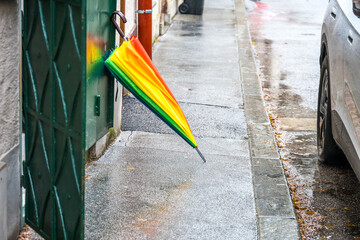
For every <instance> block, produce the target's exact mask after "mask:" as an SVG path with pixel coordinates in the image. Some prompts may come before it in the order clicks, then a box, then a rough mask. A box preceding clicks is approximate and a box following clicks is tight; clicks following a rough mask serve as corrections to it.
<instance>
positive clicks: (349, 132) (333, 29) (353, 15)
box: [317, 0, 360, 179]
mask: <svg viewBox="0 0 360 240" xmlns="http://www.w3.org/2000/svg"><path fill="white" fill-rule="evenodd" d="M359 31H360V0H330V1H329V3H328V7H327V10H326V13H325V17H324V21H323V25H322V32H321V49H320V69H321V72H320V83H319V95H318V110H317V148H318V154H319V160H320V161H322V162H325V163H329V164H336V163H339V162H341V160H342V159H344V157H343V156H344V155H345V156H346V158H347V160H348V161H349V163H350V165H351V167H352V168H353V170H354V172H355V174H356V175H357V177H358V179H360V35H359Z"/></svg>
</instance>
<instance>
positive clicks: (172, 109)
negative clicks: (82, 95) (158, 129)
mask: <svg viewBox="0 0 360 240" xmlns="http://www.w3.org/2000/svg"><path fill="white" fill-rule="evenodd" d="M115 14H117V15H119V16H120V18H121V19H122V21H123V22H124V23H126V19H125V17H124V15H123V14H122V13H121V12H119V11H115V12H114V13H113V14H112V15H111V20H112V22H113V24H114V26H115V27H116V29H117V30H118V32H119V34H120V36H121V37H122V38H123V39H124V40H125V41H124V42H123V43H122V45H121V46H120V47H117V48H116V49H115V50H114V51H112V52H111V53H110V55H109V57H108V58H107V59H106V60H105V66H106V67H107V68H108V69H109V71H110V72H111V73H112V75H113V76H114V77H115V78H116V79H117V80H118V81H119V82H120V83H121V84H122V85H123V86H124V87H125V88H126V89H128V90H129V92H131V93H132V94H133V95H134V96H135V97H136V98H137V99H139V100H140V101H141V102H142V103H143V104H144V105H145V106H146V107H148V108H149V109H150V110H151V111H152V112H153V113H155V114H156V115H157V116H158V117H159V118H160V119H161V120H163V121H164V122H165V123H166V124H167V125H168V126H169V127H170V128H172V129H173V130H174V131H175V132H176V133H177V134H178V135H180V136H181V137H182V138H183V139H184V140H185V141H186V142H187V143H188V144H189V145H191V146H192V147H193V148H195V149H196V151H197V152H198V153H199V155H200V157H201V158H202V159H203V161H204V162H206V160H205V158H204V156H203V155H202V154H201V152H200V151H199V149H198V146H197V143H196V141H195V138H194V136H193V134H192V132H191V129H190V126H189V124H188V122H187V120H186V118H185V115H184V113H183V111H182V110H181V108H180V106H179V104H178V102H177V101H176V99H175V97H174V95H173V94H172V93H171V91H170V89H169V88H168V86H167V85H166V83H165V81H164V80H163V78H162V77H161V75H160V73H159V71H158V70H157V69H156V67H155V65H154V63H153V62H152V61H151V59H150V57H149V56H148V54H147V53H146V51H145V49H144V48H143V46H142V45H141V43H140V41H139V39H138V38H137V37H132V38H131V39H130V40H129V39H128V38H126V37H125V35H124V34H123V32H122V31H121V29H120V28H119V26H118V25H117V23H116V21H115Z"/></svg>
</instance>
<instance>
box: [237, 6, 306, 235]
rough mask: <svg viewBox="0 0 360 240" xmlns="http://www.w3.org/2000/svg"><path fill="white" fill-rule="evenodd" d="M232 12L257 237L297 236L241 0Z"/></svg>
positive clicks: (292, 211) (286, 186)
mask: <svg viewBox="0 0 360 240" xmlns="http://www.w3.org/2000/svg"><path fill="white" fill-rule="evenodd" d="M235 15H236V21H237V27H238V48H239V53H238V54H239V67H240V70H241V81H242V87H243V98H244V110H245V118H246V122H247V129H248V134H249V145H250V146H249V147H250V155H251V161H252V166H251V167H252V174H253V184H254V195H255V205H256V214H257V221H258V229H259V239H261V240H265V239H291V240H294V239H301V237H300V230H299V225H298V222H297V218H296V214H295V209H294V205H293V202H292V200H291V196H290V191H289V188H288V184H287V181H286V178H285V174H284V169H283V166H282V162H281V159H280V155H279V152H278V149H277V145H276V141H275V137H274V132H273V129H272V127H271V124H270V120H269V118H268V115H267V112H266V109H265V104H264V98H263V94H262V90H261V84H260V80H259V78H258V72H257V68H256V65H255V60H254V57H253V51H252V46H251V38H250V34H249V28H248V23H247V18H246V11H245V6H244V2H243V0H235Z"/></svg>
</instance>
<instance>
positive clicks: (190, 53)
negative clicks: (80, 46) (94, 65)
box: [85, 0, 297, 240]
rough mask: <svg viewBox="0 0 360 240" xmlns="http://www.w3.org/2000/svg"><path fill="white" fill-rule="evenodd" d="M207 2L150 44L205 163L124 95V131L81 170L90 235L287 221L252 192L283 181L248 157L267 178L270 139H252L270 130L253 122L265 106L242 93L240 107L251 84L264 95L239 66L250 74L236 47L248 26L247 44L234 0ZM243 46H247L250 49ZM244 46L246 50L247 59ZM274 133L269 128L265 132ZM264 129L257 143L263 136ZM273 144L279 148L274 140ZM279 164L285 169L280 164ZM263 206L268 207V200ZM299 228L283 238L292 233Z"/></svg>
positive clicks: (155, 234)
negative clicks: (196, 13) (248, 104)
mask: <svg viewBox="0 0 360 240" xmlns="http://www.w3.org/2000/svg"><path fill="white" fill-rule="evenodd" d="M205 2H206V4H205V10H204V14H203V16H191V15H180V14H179V15H177V16H176V17H175V19H174V21H173V24H172V25H171V27H170V29H169V30H168V32H167V33H166V34H165V35H164V36H162V37H160V38H159V39H158V41H157V42H156V43H155V45H154V52H153V60H154V63H155V65H156V66H157V67H158V69H159V71H160V73H161V74H162V76H163V78H164V79H165V81H166V82H167V83H168V85H169V88H170V89H171V90H172V92H173V94H174V96H175V97H176V98H177V100H178V102H179V104H180V106H181V107H182V109H183V111H184V114H185V116H186V117H187V119H188V122H189V125H190V127H191V129H192V131H193V133H194V135H195V138H196V140H197V142H198V145H199V149H200V150H201V151H202V152H203V154H204V155H205V157H206V158H207V161H208V162H207V163H205V164H204V163H203V162H202V160H201V158H200V157H199V156H198V155H197V153H196V151H195V150H194V149H192V148H191V147H190V146H188V145H187V144H186V143H185V142H184V141H183V140H182V139H181V138H180V137H179V136H177V135H175V134H174V133H173V132H172V130H171V129H170V128H168V127H167V126H166V125H165V124H164V123H162V122H161V121H160V120H158V119H157V118H156V116H155V115H154V114H153V113H151V112H150V111H149V110H147V109H146V108H145V107H144V106H143V105H142V104H141V103H140V102H139V101H138V100H136V99H135V98H133V97H132V96H127V97H125V98H124V101H123V104H124V106H123V119H122V129H123V132H122V133H121V135H120V137H119V138H118V139H117V140H116V142H115V143H114V144H113V145H112V146H111V147H110V148H109V150H108V151H107V152H106V153H105V155H104V156H103V157H102V158H100V159H99V160H98V161H96V162H93V163H91V164H90V165H89V166H88V167H87V170H86V174H87V178H86V201H85V202H86V216H85V219H86V222H85V224H86V228H85V236H86V239H114V240H115V239H258V238H259V236H260V238H262V237H261V236H262V233H261V232H262V230H261V229H265V228H266V227H268V228H269V229H268V230H267V232H273V231H274V230H275V231H276V227H273V226H277V225H281V224H283V225H286V223H284V222H282V218H276V217H277V215H276V214H275V215H274V216H270V217H266V216H264V217H265V218H264V219H265V220H264V222H263V223H262V220H261V218H259V205H258V202H257V200H256V199H255V196H258V195H259V194H260V195H259V196H260V197H259V199H260V200H261V199H262V198H261V196H262V197H263V198H264V196H265V198H266V197H267V196H266V195H264V194H262V192H263V191H265V192H266V193H267V194H268V193H269V192H270V194H271V192H272V188H284V187H285V188H286V187H287V186H285V185H284V184H283V182H281V183H279V182H277V184H275V185H269V184H268V185H266V186H265V187H264V186H263V187H261V186H260V187H259V186H258V185H261V183H260V182H258V180H257V179H253V171H254V168H253V166H252V161H255V162H254V164H253V165H255V169H256V170H257V172H255V176H256V174H258V175H259V174H260V175H261V176H263V178H262V179H266V176H267V174H266V173H263V172H262V171H264V168H263V167H262V164H263V161H261V157H262V156H265V157H267V155H266V153H267V152H268V149H269V146H267V145H266V143H265V144H264V146H265V147H264V146H263V145H262V144H261V141H258V140H256V138H259V136H260V138H262V137H263V136H261V130H262V126H265V128H266V129H268V128H267V126H268V125H266V123H265V125H264V124H263V123H261V125H259V126H260V127H258V125H253V122H255V123H256V122H257V120H256V117H255V116H256V115H258V116H260V115H261V113H259V112H258V111H260V112H261V111H263V114H264V107H263V104H262V105H261V103H262V102H261V101H260V105H259V106H260V107H258V105H256V104H255V105H254V106H253V107H254V108H253V109H252V108H249V110H247V108H244V101H243V99H245V105H246V101H248V100H249V99H251V96H250V97H249V95H248V94H247V91H250V92H251V89H252V90H254V89H255V90H254V91H255V92H256V94H258V93H259V96H260V92H259V91H258V89H259V86H253V85H252V84H251V82H243V81H242V79H244V73H243V72H244V71H243V70H245V72H248V71H249V68H251V66H252V65H251V63H250V65H249V64H248V65H247V64H246V63H244V64H243V65H241V64H239V61H240V62H241V61H242V59H243V60H244V59H245V58H242V56H240V55H239V53H240V54H241V53H242V51H241V49H240V48H239V46H240V44H241V41H242V40H241V39H242V38H240V37H239V35H241V34H244V38H243V39H245V40H243V41H244V46H245V45H246V41H248V42H247V44H248V45H250V42H249V40H246V39H248V37H249V36H248V35H247V36H246V34H248V32H247V30H246V31H239V28H238V25H239V22H241V23H242V24H243V25H244V26H246V23H245V21H244V18H243V17H244V16H242V18H241V19H242V20H239V18H237V15H236V14H239V11H236V8H235V1H234V0H222V1H216V0H207V1H205ZM236 2H237V4H238V3H239V2H240V1H238V0H236ZM241 7H242V8H243V5H241ZM243 12H244V11H243V10H242V11H240V13H243ZM239 41H240V42H239ZM248 45H246V46H248ZM248 50H249V51H250V53H251V47H248ZM249 51H247V54H248V55H247V56H248V58H249V59H252V57H251V58H250V57H249ZM245 52H246V50H245ZM245 52H244V53H245ZM250 55H251V54H250ZM252 61H253V60H252ZM240 68H241V69H240ZM255 72H256V71H255ZM246 74H248V73H246ZM249 76H250V75H249ZM251 76H253V75H251ZM255 76H256V75H255ZM253 80H254V81H255V80H257V78H256V79H255V78H253ZM242 87H244V89H242ZM243 94H244V97H243ZM246 99H247V100H246ZM254 99H255V100H254V101H255V102H256V101H257V100H258V98H256V97H255V98H254ZM261 106H262V107H261ZM261 116H263V115H261ZM252 117H253V118H254V119H255V120H254V119H252ZM253 120H254V121H253ZM266 121H268V119H266ZM249 124H250V125H249ZM248 129H249V135H248ZM266 129H265V130H266ZM256 131H260V134H257V135H256V134H254V132H256ZM265 132H266V131H265ZM271 134H272V132H271V131H268V135H269V136H268V138H271V136H272V135H271ZM255 135H256V136H255ZM254 136H255V137H254ZM264 137H265V138H264V139H262V141H266V137H267V136H266V134H265V135H264ZM254 139H255V140H254ZM256 141H257V142H256ZM269 141H270V140H269ZM260 145H261V146H260ZM270 148H271V149H270V150H271V151H276V147H274V144H273V143H272V145H271V146H270ZM264 153H265V155H264ZM269 156H270V158H274V159H276V158H277V157H278V155H276V154H273V155H269ZM255 157H258V159H257V160H256V159H255ZM259 159H260V160H259ZM271 163H276V162H271ZM265 165H266V164H265ZM270 165H271V164H270ZM270 168H271V166H270ZM276 169H280V174H283V172H282V170H281V167H279V166H276ZM265 170H267V169H265ZM259 172H260V173H259ZM276 174H277V173H276ZM277 177H280V178H281V179H283V178H284V177H283V175H281V176H277ZM253 180H255V189H254V187H253ZM257 191H260V193H259V192H257ZM284 191H285V192H286V191H287V190H286V189H284ZM254 192H255V193H254ZM273 193H274V194H278V193H279V192H277V191H274V192H273ZM280 195H281V193H280ZM285 195H286V194H285ZM286 197H287V198H286V199H285V201H287V202H286V203H285V204H284V202H280V203H279V205H281V206H285V207H286V210H289V209H290V211H291V207H292V206H289V199H288V197H289V196H288V195H286ZM262 204H263V205H264V206H265V208H266V207H267V205H266V204H267V201H266V200H265V201H263V202H262ZM260 210H261V206H260ZM274 211H276V209H275V210H274ZM269 212H270V214H271V209H270V210H269ZM260 213H261V212H260ZM290 215H291V213H290ZM272 217H275V218H272ZM289 218H290V219H291V220H294V219H293V217H291V216H290V217H289ZM258 219H260V220H258ZM269 219H270V221H271V219H274V222H276V223H275V224H272V223H271V222H270V223H269ZM259 221H260V223H258V222H259ZM292 222H293V221H292ZM295 222H296V220H295ZM258 226H260V227H258ZM286 226H287V231H288V232H290V233H292V234H295V235H296V234H297V225H296V223H295V225H294V224H292V225H286ZM289 226H290V229H289ZM280 228H281V227H280ZM264 232H266V231H265V230H264ZM280 233H282V234H285V232H281V231H280ZM295 235H288V236H284V235H283V236H282V238H281V239H296V238H294V236H295ZM268 236H270V235H268ZM273 236H275V235H273ZM287 237H289V238H287ZM262 239H271V238H265V237H264V238H262ZM273 239H276V238H273Z"/></svg>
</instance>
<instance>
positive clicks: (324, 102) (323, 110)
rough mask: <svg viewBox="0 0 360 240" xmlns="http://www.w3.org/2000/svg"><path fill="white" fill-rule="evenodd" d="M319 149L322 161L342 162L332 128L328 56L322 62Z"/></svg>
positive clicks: (319, 103)
mask: <svg viewBox="0 0 360 240" xmlns="http://www.w3.org/2000/svg"><path fill="white" fill-rule="evenodd" d="M317 149H318V154H319V160H320V161H321V162H324V163H329V164H337V163H340V162H341V159H342V151H341V150H340V148H339V147H338V145H337V144H336V142H335V140H334V137H333V134H332V130H331V98H330V75H329V62H328V57H327V56H326V57H325V58H324V60H323V62H322V66H321V75H320V85H319V97H318V110H317Z"/></svg>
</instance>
